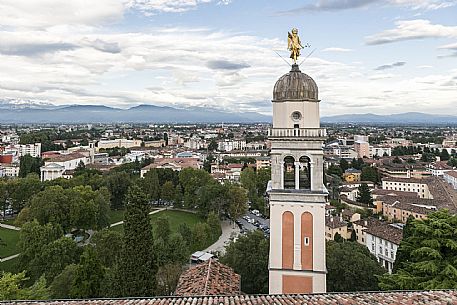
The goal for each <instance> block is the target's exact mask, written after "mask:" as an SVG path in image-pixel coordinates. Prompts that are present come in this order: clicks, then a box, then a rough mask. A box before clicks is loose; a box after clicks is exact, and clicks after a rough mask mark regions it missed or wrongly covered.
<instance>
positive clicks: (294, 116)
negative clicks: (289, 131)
mask: <svg viewBox="0 0 457 305" xmlns="http://www.w3.org/2000/svg"><path fill="white" fill-rule="evenodd" d="M292 120H294V121H295V122H297V121H300V120H301V113H300V112H298V111H294V112H292Z"/></svg>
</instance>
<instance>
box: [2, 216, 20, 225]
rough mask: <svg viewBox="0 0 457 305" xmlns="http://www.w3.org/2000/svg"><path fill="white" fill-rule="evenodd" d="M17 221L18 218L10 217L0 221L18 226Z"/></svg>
mask: <svg viewBox="0 0 457 305" xmlns="http://www.w3.org/2000/svg"><path fill="white" fill-rule="evenodd" d="M15 221H16V218H10V219H4V220H1V221H0V222H1V223H4V224H6V225H11V226H16V225H15V224H14V222H15Z"/></svg>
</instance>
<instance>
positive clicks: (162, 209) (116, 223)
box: [110, 208, 166, 228]
mask: <svg viewBox="0 0 457 305" xmlns="http://www.w3.org/2000/svg"><path fill="white" fill-rule="evenodd" d="M164 210H166V208H160V209H158V210H154V211H152V212H149V215H152V214H155V213H159V212H162V211H164ZM123 223H124V221H123V220H122V221H118V222H115V223H112V224H110V228H112V227H115V226H118V225H121V224H123Z"/></svg>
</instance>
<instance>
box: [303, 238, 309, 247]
mask: <svg viewBox="0 0 457 305" xmlns="http://www.w3.org/2000/svg"><path fill="white" fill-rule="evenodd" d="M303 243H304V244H305V246H309V237H305V238H304V240H303Z"/></svg>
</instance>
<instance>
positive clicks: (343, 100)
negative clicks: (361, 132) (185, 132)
mask: <svg viewBox="0 0 457 305" xmlns="http://www.w3.org/2000/svg"><path fill="white" fill-rule="evenodd" d="M456 16H457V0H287V1H286V0H281V1H279V0H264V1H262V0H96V1H94V0H72V1H64V0H33V1H31V0H0V99H4V98H11V99H18V100H22V99H23V100H35V101H42V102H50V103H53V104H59V105H62V104H91V105H94V104H97V105H100V104H102V105H108V106H114V107H121V108H129V107H132V106H136V105H139V104H154V105H163V106H173V107H192V106H200V107H201V106H204V107H213V108H218V109H224V110H227V111H258V112H261V113H270V112H271V111H270V108H271V101H270V100H271V96H272V87H273V85H274V83H275V81H276V79H277V78H278V77H279V76H281V75H282V74H284V73H286V72H287V71H288V70H289V66H288V64H287V63H286V62H284V60H283V59H281V58H280V57H279V56H278V55H277V54H279V55H281V56H283V57H284V58H286V59H287V58H288V55H289V54H288V52H287V50H286V46H287V31H288V30H290V29H291V28H292V27H297V28H298V29H299V34H300V37H301V40H302V42H306V43H309V44H310V45H311V47H310V48H309V49H306V50H304V52H303V54H305V55H307V54H309V53H310V52H312V51H313V50H314V52H313V53H312V54H311V55H310V56H309V57H308V58H307V60H306V61H305V62H304V63H303V64H302V65H301V70H302V71H303V72H305V73H307V74H309V75H310V76H311V77H313V78H314V79H315V80H316V82H317V84H318V86H319V89H320V99H321V100H322V102H321V109H322V114H323V115H335V114H344V113H367V112H371V113H377V114H389V113H400V112H407V111H422V112H428V113H437V114H453V115H457V106H456V105H457V17H456ZM303 57H304V56H303Z"/></svg>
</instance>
